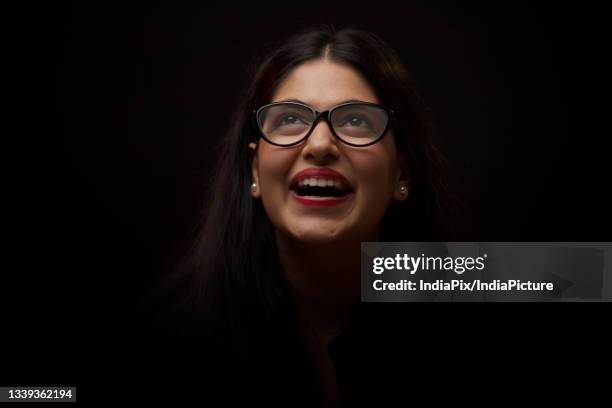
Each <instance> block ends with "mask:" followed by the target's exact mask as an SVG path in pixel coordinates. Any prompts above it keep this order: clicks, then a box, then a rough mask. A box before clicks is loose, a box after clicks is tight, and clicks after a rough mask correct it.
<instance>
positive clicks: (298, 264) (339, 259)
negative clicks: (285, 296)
mask: <svg viewBox="0 0 612 408" xmlns="http://www.w3.org/2000/svg"><path fill="white" fill-rule="evenodd" d="M276 243H277V249H278V256H279V261H280V264H281V267H282V270H283V273H284V275H285V278H286V279H287V283H288V284H289V287H290V289H291V292H292V294H293V297H294V300H295V305H296V308H297V313H298V318H299V320H300V323H301V324H302V326H303V327H305V328H306V329H307V330H310V331H311V334H312V335H314V336H316V338H317V340H318V342H319V343H320V345H321V346H322V347H323V348H324V349H325V350H326V349H327V346H328V345H329V343H330V342H331V341H332V340H333V339H334V338H335V337H336V336H337V335H338V334H340V333H341V332H342V330H343V329H344V327H345V325H346V322H347V320H348V317H349V315H350V312H351V309H352V308H353V307H354V306H355V304H356V303H358V302H359V299H360V288H361V285H360V282H361V280H360V259H361V240H354V241H348V240H344V241H342V242H337V243H333V244H330V243H321V244H313V243H303V242H298V241H295V240H292V239H290V238H287V237H284V236H282V235H281V234H280V233H278V232H277V233H276Z"/></svg>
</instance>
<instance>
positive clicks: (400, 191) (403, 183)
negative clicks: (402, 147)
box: [393, 154, 412, 201]
mask: <svg viewBox="0 0 612 408" xmlns="http://www.w3.org/2000/svg"><path fill="white" fill-rule="evenodd" d="M411 183H412V179H411V177H410V169H409V167H408V160H407V157H406V155H405V154H402V155H399V156H398V169H397V173H396V177H395V188H394V190H393V199H394V200H396V201H404V200H406V199H408V196H409V195H410V186H411Z"/></svg>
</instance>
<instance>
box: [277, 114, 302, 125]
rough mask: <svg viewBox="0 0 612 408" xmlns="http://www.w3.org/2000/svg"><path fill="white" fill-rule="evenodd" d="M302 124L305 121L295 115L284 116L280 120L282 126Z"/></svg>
mask: <svg viewBox="0 0 612 408" xmlns="http://www.w3.org/2000/svg"><path fill="white" fill-rule="evenodd" d="M300 122H303V121H302V120H301V119H300V118H298V117H297V116H294V115H287V116H283V117H282V118H280V120H279V124H280V125H295V124H298V123H300Z"/></svg>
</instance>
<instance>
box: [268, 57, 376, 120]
mask: <svg viewBox="0 0 612 408" xmlns="http://www.w3.org/2000/svg"><path fill="white" fill-rule="evenodd" d="M282 100H299V101H302V102H304V103H306V104H307V105H309V106H311V107H313V108H315V109H317V110H324V109H327V108H329V107H331V106H335V105H338V104H340V103H344V102H346V101H349V100H358V101H364V102H373V103H379V101H378V98H377V97H376V94H375V92H374V90H373V89H372V87H371V86H370V85H369V84H368V82H367V81H366V80H365V78H364V77H363V76H362V75H361V74H360V73H359V72H358V71H357V70H356V69H354V68H352V67H350V66H349V65H346V64H340V63H337V62H333V61H328V60H323V59H318V60H314V61H308V62H305V63H303V64H301V65H298V66H297V67H295V68H294V69H293V70H292V71H291V72H290V73H289V74H288V75H287V77H286V78H285V79H284V80H283V81H282V82H281V83H280V84H279V86H278V87H277V89H276V91H275V92H274V94H273V96H272V102H280V101H282Z"/></svg>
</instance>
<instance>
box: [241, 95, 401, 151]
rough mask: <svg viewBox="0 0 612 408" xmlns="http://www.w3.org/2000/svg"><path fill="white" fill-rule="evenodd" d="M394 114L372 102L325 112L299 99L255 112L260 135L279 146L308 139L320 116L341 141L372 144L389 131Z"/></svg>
mask: <svg viewBox="0 0 612 408" xmlns="http://www.w3.org/2000/svg"><path fill="white" fill-rule="evenodd" d="M392 115H393V111H392V110H391V109H387V108H385V107H384V106H382V105H378V104H375V103H370V102H347V103H343V104H341V105H338V106H334V107H333V108H331V109H329V110H326V111H324V112H318V111H316V110H314V109H312V108H311V107H310V106H307V105H304V104H302V103H299V102H274V103H270V104H268V105H264V106H262V107H261V108H259V109H257V110H254V111H253V117H254V121H255V123H256V125H257V129H258V130H259V132H260V133H261V136H262V137H263V138H264V139H265V140H266V141H267V142H269V143H271V144H273V145H277V146H293V145H296V144H298V143H300V142H302V141H303V140H305V139H307V138H308V136H310V134H311V133H312V131H313V129H314V128H315V126H316V124H317V123H318V122H319V120H321V119H323V120H325V121H326V122H327V123H328V124H329V125H330V126H329V127H330V129H331V131H332V133H333V135H334V136H335V137H336V138H338V139H339V140H340V141H341V142H343V143H346V144H347V145H350V146H357V147H363V146H369V145H371V144H374V143H376V142H378V141H380V140H381V139H382V138H383V136H385V134H387V132H388V130H389V127H390V118H391V116H392Z"/></svg>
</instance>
